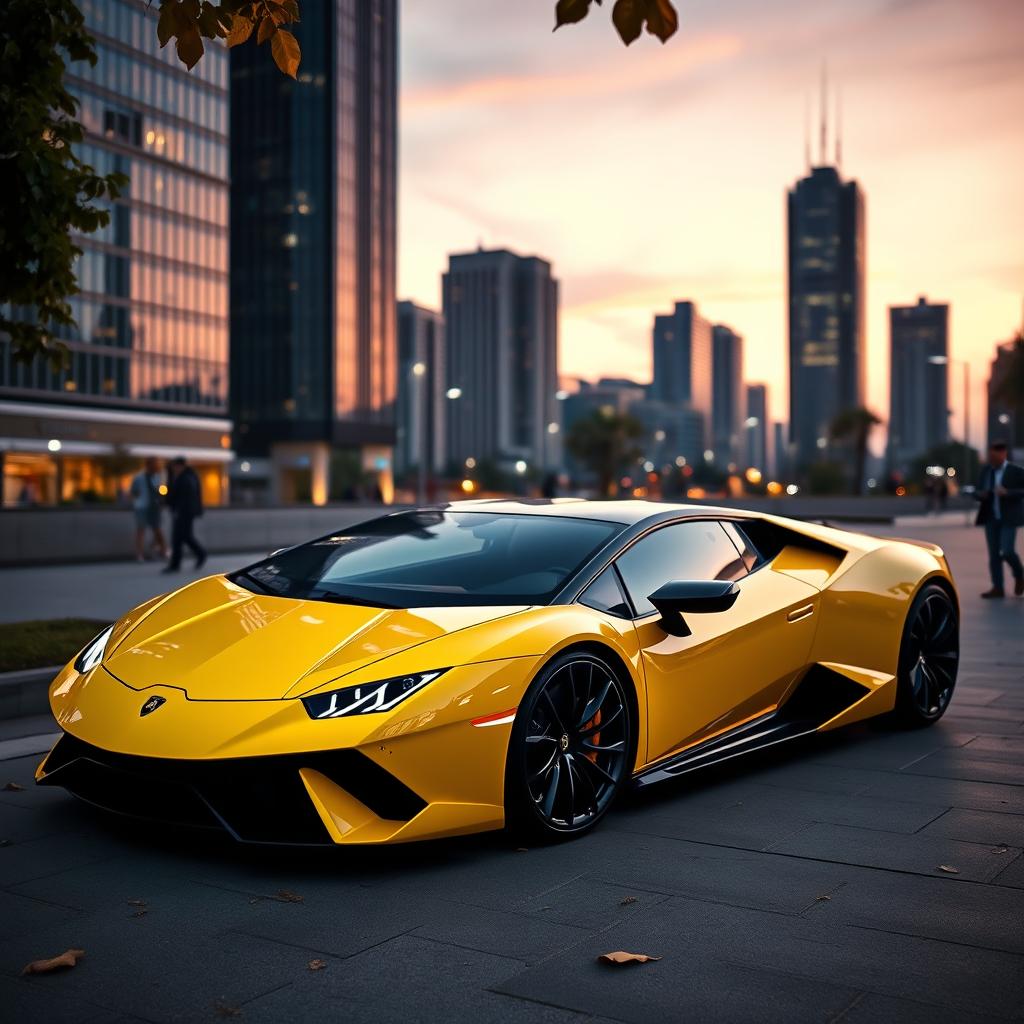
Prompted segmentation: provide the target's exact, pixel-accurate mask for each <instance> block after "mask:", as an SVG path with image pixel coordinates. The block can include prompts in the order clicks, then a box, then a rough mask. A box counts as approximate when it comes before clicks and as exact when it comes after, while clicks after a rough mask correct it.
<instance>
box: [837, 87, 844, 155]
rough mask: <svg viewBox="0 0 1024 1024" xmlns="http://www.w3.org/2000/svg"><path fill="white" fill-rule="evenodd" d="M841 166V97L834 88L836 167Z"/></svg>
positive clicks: (838, 90) (838, 91) (838, 89)
mask: <svg viewBox="0 0 1024 1024" xmlns="http://www.w3.org/2000/svg"><path fill="white" fill-rule="evenodd" d="M842 166H843V97H842V93H841V92H840V88H839V86H838V85H837V86H836V167H837V168H840V169H841V168H842Z"/></svg>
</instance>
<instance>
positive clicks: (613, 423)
mask: <svg viewBox="0 0 1024 1024" xmlns="http://www.w3.org/2000/svg"><path fill="white" fill-rule="evenodd" d="M643 433H644V428H643V425H642V424H641V423H639V422H638V421H637V420H635V419H633V417H632V416H625V415H622V414H621V413H617V412H615V411H614V410H613V409H610V408H606V409H597V410H595V411H594V413H593V414H592V415H590V416H587V417H586V418H585V419H581V420H577V421H576V422H575V423H574V424H573V425H572V427H571V428H570V429H569V433H568V435H567V436H566V439H565V443H566V447H567V448H568V449H569V451H570V453H571V454H572V456H573V457H574V458H575V459H578V460H579V462H580V463H582V464H583V465H584V466H585V467H586V468H587V469H589V470H590V471H591V472H592V473H593V474H594V475H595V476H596V477H597V479H598V485H599V487H600V490H601V494H602V495H603V496H608V495H610V494H612V493H613V489H614V485H615V480H616V478H617V477H618V475H619V471H620V470H621V469H622V468H623V467H624V466H626V465H627V464H629V463H631V462H635V461H636V459H637V458H639V456H640V454H641V452H640V448H639V446H638V445H637V444H636V441H637V439H638V438H640V437H642V436H643Z"/></svg>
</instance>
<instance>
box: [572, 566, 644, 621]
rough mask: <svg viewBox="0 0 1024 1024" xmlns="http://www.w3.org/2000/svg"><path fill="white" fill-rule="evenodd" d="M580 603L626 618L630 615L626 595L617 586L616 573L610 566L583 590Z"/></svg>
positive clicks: (617, 578)
mask: <svg viewBox="0 0 1024 1024" xmlns="http://www.w3.org/2000/svg"><path fill="white" fill-rule="evenodd" d="M580 604H585V605H586V606H587V607H588V608H596V609H597V610H598V611H599V612H608V613H609V614H610V615H618V616H621V617H622V618H626V619H628V618H629V617H630V615H632V611H631V610H630V607H629V604H628V602H627V601H626V596H625V594H623V593H622V588H621V587H620V586H619V577H618V574H617V573H616V572H615V570H614V569H613V568H612V567H611V566H608V568H607V569H605V571H604V572H603V573H601V575H600V576H598V577H597V579H596V580H594V582H593V583H591V584H590V586H589V587H587V589H586V590H584V591H583V593H582V594H581V595H580Z"/></svg>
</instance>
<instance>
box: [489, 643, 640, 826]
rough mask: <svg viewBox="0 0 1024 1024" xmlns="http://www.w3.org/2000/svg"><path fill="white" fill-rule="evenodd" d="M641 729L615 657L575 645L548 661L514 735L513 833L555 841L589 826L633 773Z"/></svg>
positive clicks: (509, 809) (508, 809)
mask: <svg viewBox="0 0 1024 1024" xmlns="http://www.w3.org/2000/svg"><path fill="white" fill-rule="evenodd" d="M634 730H635V725H634V716H633V712H632V704H631V702H630V700H629V699H628V696H627V692H626V684H625V683H624V682H623V680H622V679H621V678H620V677H619V674H618V673H617V672H616V671H615V669H614V668H612V666H611V665H610V664H609V663H608V662H607V661H605V660H604V659H603V658H601V657H600V656H599V655H597V654H593V653H591V652H589V651H568V652H566V653H565V654H562V655H559V656H558V657H556V658H554V659H553V660H552V661H550V662H548V664H547V665H545V666H544V668H543V669H542V670H541V671H540V672H539V673H538V675H537V677H536V678H535V679H534V680H533V682H532V683H531V684H530V687H529V689H528V690H527V691H526V696H525V697H524V698H523V700H522V702H521V703H520V705H519V711H518V713H517V714H516V718H515V722H514V723H513V725H512V733H511V736H510V738H509V748H508V757H507V759H506V764H505V820H506V824H507V828H508V830H509V832H510V833H511V834H512V835H514V836H516V837H518V838H521V839H532V840H538V839H539V840H541V841H547V842H550V841H553V840H558V839H566V838H570V837H575V836H580V835H583V834H584V833H586V832H589V831H590V830H591V829H592V828H593V827H594V826H595V825H596V824H597V823H598V822H599V821H600V820H601V819H602V818H603V817H604V815H605V814H606V813H607V812H608V809H609V808H610V807H611V805H612V804H613V803H614V802H615V799H616V797H617V796H618V795H619V793H620V792H621V791H622V789H623V788H624V786H625V785H626V783H627V782H628V781H629V779H630V777H631V776H632V768H633V759H634V757H635V750H636V742H635V731H634Z"/></svg>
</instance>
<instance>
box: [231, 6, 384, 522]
mask: <svg viewBox="0 0 1024 1024" xmlns="http://www.w3.org/2000/svg"><path fill="white" fill-rule="evenodd" d="M397 22H398V11H397V0H305V2H304V3H303V6H302V21H301V22H300V23H299V24H298V25H296V26H295V32H296V35H297V37H298V39H299V42H300V44H301V46H302V65H301V67H300V68H299V73H298V80H297V81H293V80H292V79H290V78H288V77H286V76H285V75H282V74H281V72H280V71H278V70H277V68H276V67H275V66H274V63H273V61H271V60H270V56H269V54H268V53H267V52H266V49H265V48H263V47H257V46H239V47H237V48H236V49H234V50H232V51H231V122H232V133H231V183H232V204H231V252H232V260H233V262H232V273H231V406H232V410H233V412H234V416H235V421H236V424H237V434H236V436H237V446H238V449H239V452H240V453H241V454H244V455H252V456H269V457H270V461H269V465H270V480H269V484H270V492H271V494H272V496H273V497H275V498H276V499H277V500H283V501H289V500H302V499H306V498H311V499H312V500H313V501H314V502H316V503H322V502H324V501H326V500H328V498H330V497H332V496H338V495H339V493H341V492H344V491H345V490H346V489H347V488H348V487H349V486H351V485H350V482H349V481H350V480H351V476H352V474H353V473H355V474H356V475H358V474H359V473H360V472H361V473H372V474H376V476H377V478H378V482H379V484H380V486H381V488H382V490H383V491H385V493H386V492H387V491H388V489H389V487H390V475H391V455H392V452H391V446H392V444H393V443H394V436H395V429H394V399H395V381H396V366H395V314H396V310H395V205H396V203H395V167H396V148H397V134H396V121H397V36H398V24H397ZM343 472H344V473H345V474H347V477H346V476H343Z"/></svg>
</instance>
